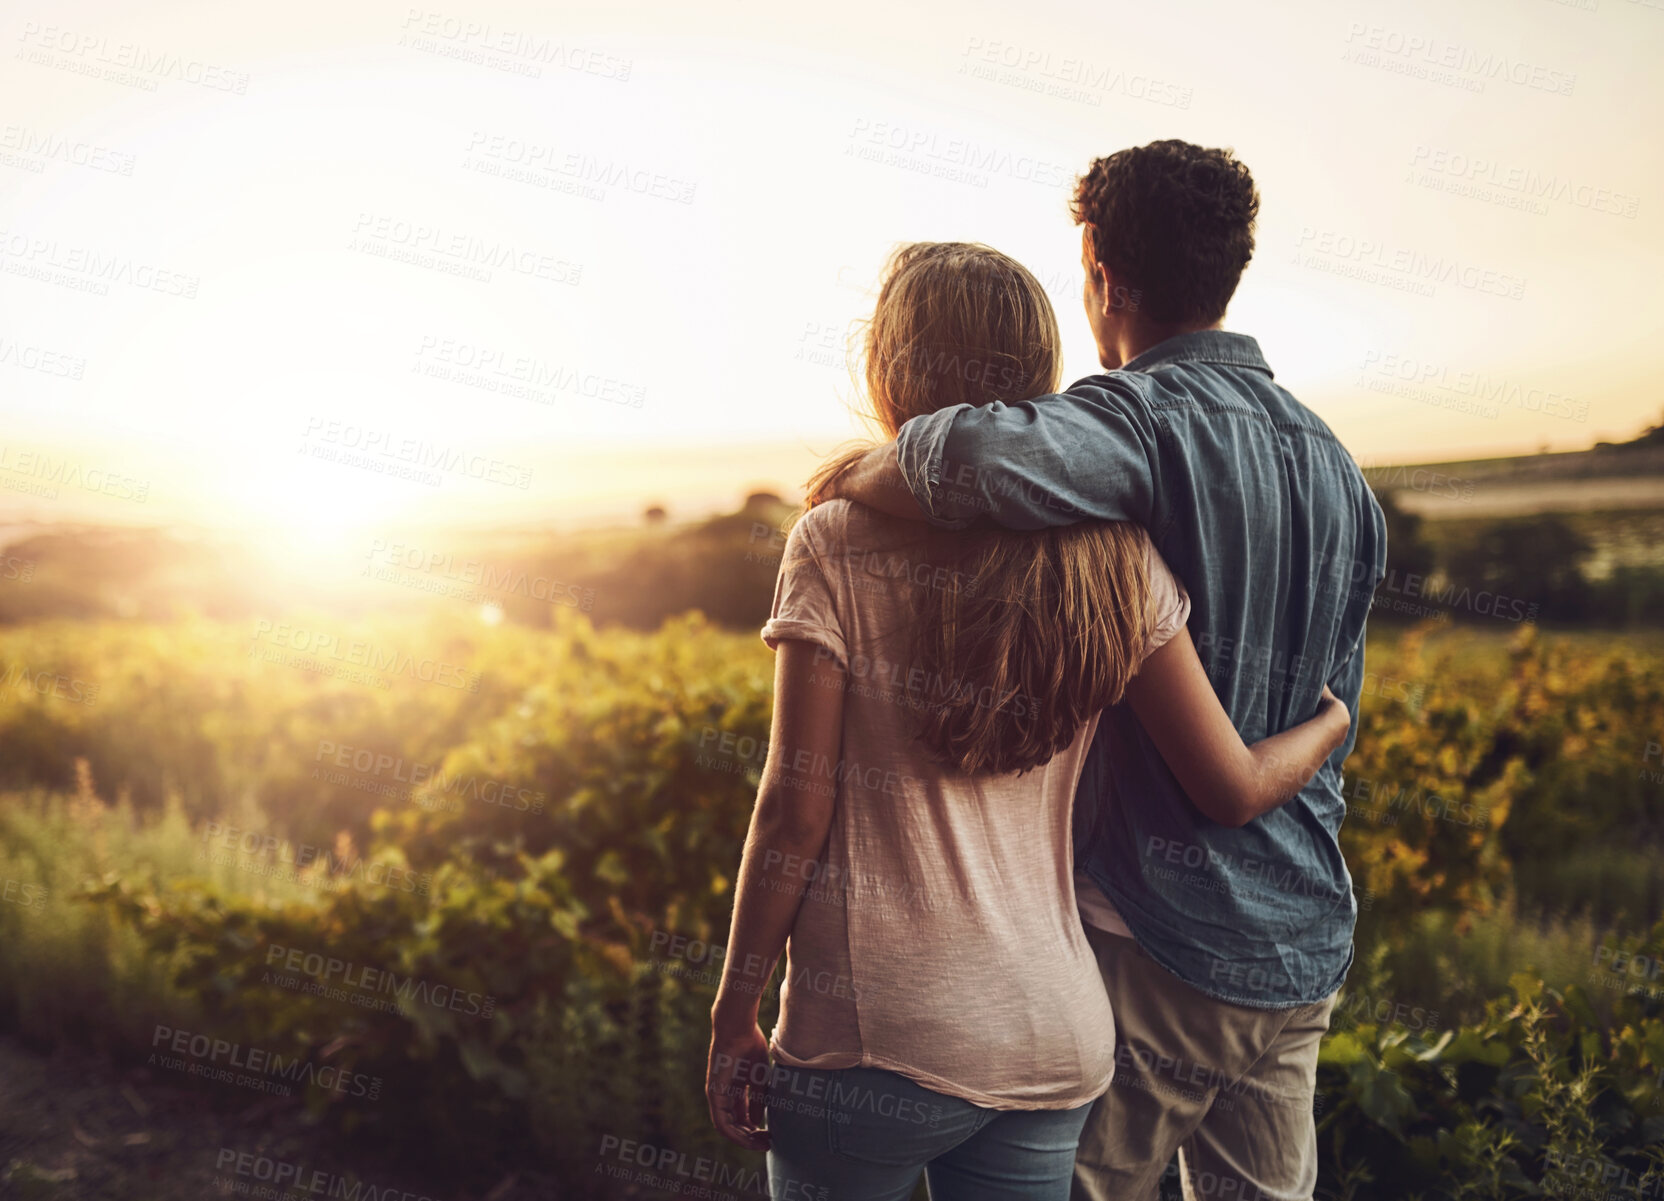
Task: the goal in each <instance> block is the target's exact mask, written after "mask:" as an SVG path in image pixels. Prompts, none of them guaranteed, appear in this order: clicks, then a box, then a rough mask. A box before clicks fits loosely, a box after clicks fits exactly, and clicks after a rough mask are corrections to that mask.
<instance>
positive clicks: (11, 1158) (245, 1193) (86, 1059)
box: [0, 1038, 561, 1201]
mask: <svg viewBox="0 0 1664 1201" xmlns="http://www.w3.org/2000/svg"><path fill="white" fill-rule="evenodd" d="M164 1076H165V1073H159V1072H149V1071H146V1070H138V1071H128V1072H117V1071H116V1070H114V1069H112V1068H111V1067H110V1065H109V1064H108V1063H107V1062H105V1061H103V1060H101V1059H99V1058H98V1057H95V1056H91V1055H85V1054H79V1055H78V1054H75V1053H73V1052H70V1051H65V1050H62V1049H60V1050H58V1051H56V1052H53V1053H50V1054H47V1053H42V1052H39V1051H36V1050H33V1049H31V1048H29V1047H27V1046H25V1045H24V1044H22V1043H20V1042H18V1041H16V1040H14V1039H11V1038H0V1197H3V1198H7V1199H8V1201H10V1199H11V1198H16V1199H17V1201H207V1199H208V1198H214V1197H251V1198H259V1197H264V1198H269V1199H277V1198H282V1199H283V1201H300V1199H301V1198H306V1197H312V1198H315V1197H318V1196H340V1195H346V1196H353V1195H355V1194H354V1192H353V1191H352V1185H354V1184H356V1183H359V1182H363V1185H364V1187H363V1188H362V1189H361V1190H360V1191H359V1192H357V1193H356V1195H357V1196H359V1197H360V1198H367V1197H374V1198H377V1199H378V1201H381V1199H385V1201H422V1199H423V1198H429V1199H431V1201H532V1199H533V1198H536V1199H538V1201H545V1199H548V1198H558V1197H559V1196H560V1195H561V1193H560V1189H559V1188H558V1186H557V1184H556V1183H555V1181H554V1180H552V1179H551V1178H548V1177H541V1178H540V1177H538V1176H535V1175H530V1174H521V1173H517V1174H514V1175H510V1176H507V1177H505V1178H504V1179H502V1180H501V1181H498V1182H497V1183H496V1184H495V1185H492V1186H490V1187H488V1188H486V1189H485V1190H483V1191H477V1190H476V1191H466V1190H457V1189H455V1188H450V1187H446V1188H444V1189H443V1190H442V1189H441V1188H440V1187H439V1186H436V1185H435V1183H434V1182H433V1181H431V1180H429V1181H426V1182H424V1180H423V1179H422V1178H421V1177H420V1176H417V1175H414V1174H412V1173H411V1172H410V1171H409V1170H408V1169H406V1170H404V1171H401V1170H400V1169H399V1167H398V1165H396V1164H395V1165H390V1164H387V1163H384V1162H376V1160H375V1159H374V1157H372V1156H364V1155H357V1154H350V1153H344V1152H342V1151H341V1149H340V1148H339V1147H332V1146H331V1145H330V1141H329V1140H328V1139H326V1137H325V1136H324V1134H323V1132H322V1131H320V1130H318V1129H316V1128H314V1127H311V1126H309V1125H308V1124H307V1123H306V1121H305V1119H304V1115H303V1114H302V1113H301V1112H300V1111H299V1109H298V1107H297V1106H296V1104H295V1103H294V1102H293V1101H290V1100H287V1099H273V1098H260V1097H255V1098H253V1099H246V1100H245V1099H242V1098H235V1097H231V1096H229V1090H214V1089H212V1088H211V1087H210V1088H205V1089H202V1090H201V1091H199V1090H198V1089H195V1088H192V1087H190V1086H182V1085H181V1084H179V1083H178V1082H176V1081H172V1080H168V1079H164V1078H163V1077H164ZM279 1165H291V1167H290V1169H289V1172H290V1175H291V1177H293V1176H301V1177H302V1178H303V1179H305V1180H306V1181H307V1182H308V1183H309V1184H310V1185H311V1186H312V1187H311V1188H310V1189H300V1188H291V1189H285V1188H283V1187H275V1188H274V1187H272V1185H271V1184H270V1181H271V1180H272V1179H273V1178H274V1177H275V1176H276V1175H277V1174H278V1173H279V1172H280V1171H282V1170H283V1169H282V1168H281V1167H280V1166H279ZM239 1167H241V1169H242V1170H241V1171H239V1170H238V1169H239ZM315 1172H323V1173H327V1174H328V1175H327V1177H325V1178H320V1177H318V1176H315V1175H313V1173H315ZM343 1178H344V1181H345V1188H344V1191H343V1192H342V1193H336V1192H334V1191H333V1190H332V1187H331V1186H333V1185H336V1184H337V1183H341V1182H342V1180H343ZM237 1186H243V1187H237ZM320 1186H321V1187H320Z"/></svg>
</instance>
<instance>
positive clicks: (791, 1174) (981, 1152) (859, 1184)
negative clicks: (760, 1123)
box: [768, 1064, 1092, 1201]
mask: <svg viewBox="0 0 1664 1201" xmlns="http://www.w3.org/2000/svg"><path fill="white" fill-rule="evenodd" d="M1091 1109H1092V1106H1091V1104H1086V1105H1082V1106H1080V1107H1079V1108H1076V1109H984V1108H982V1107H981V1106H980V1105H972V1104H971V1103H970V1102H969V1101H963V1100H960V1099H959V1098H958V1097H949V1096H945V1095H943V1094H942V1093H936V1092H932V1091H931V1090H929V1089H928V1088H924V1087H922V1086H921V1085H918V1084H914V1083H913V1082H912V1081H911V1080H909V1079H907V1077H905V1076H902V1075H898V1074H897V1073H895V1072H886V1071H881V1070H879V1069H877V1068H843V1069H840V1070H837V1071H822V1070H819V1069H815V1068H792V1067H786V1066H785V1065H783V1064H777V1065H776V1066H775V1068H774V1074H773V1076H772V1078H771V1081H770V1087H769V1100H768V1128H769V1132H770V1134H771V1136H772V1143H773V1148H772V1149H771V1150H770V1151H769V1153H768V1181H769V1196H770V1197H771V1198H773V1201H907V1199H908V1198H909V1197H910V1196H912V1193H913V1188H914V1186H915V1185H916V1184H917V1183H918V1179H919V1173H920V1172H923V1173H924V1174H925V1177H926V1179H927V1180H928V1181H929V1185H930V1196H931V1198H932V1201H992V1199H993V1198H1005V1199H1010V1198H1020V1199H1021V1201H1067V1198H1068V1196H1069V1182H1070V1180H1071V1178H1072V1176H1073V1173H1074V1167H1075V1144H1076V1143H1078V1142H1079V1141H1080V1132H1081V1127H1082V1126H1083V1125H1085V1123H1086V1115H1087V1114H1088V1113H1089V1112H1091Z"/></svg>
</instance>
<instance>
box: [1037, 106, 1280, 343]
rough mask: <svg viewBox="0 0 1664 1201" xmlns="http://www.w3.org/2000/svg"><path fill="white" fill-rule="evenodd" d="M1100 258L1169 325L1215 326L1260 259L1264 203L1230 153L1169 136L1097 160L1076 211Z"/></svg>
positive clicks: (1146, 310)
mask: <svg viewBox="0 0 1664 1201" xmlns="http://www.w3.org/2000/svg"><path fill="white" fill-rule="evenodd" d="M1069 209H1070V212H1071V213H1073V215H1074V218H1075V221H1076V222H1077V223H1078V224H1085V225H1090V226H1091V227H1092V247H1093V250H1094V252H1095V254H1096V257H1097V260H1098V261H1099V262H1100V263H1102V264H1103V265H1104V266H1106V267H1108V268H1109V269H1110V271H1111V272H1113V273H1114V275H1115V282H1116V284H1117V285H1119V286H1122V287H1125V288H1127V289H1129V290H1131V291H1135V292H1137V293H1139V297H1138V301H1137V305H1138V309H1139V311H1140V312H1141V313H1143V314H1144V315H1145V316H1147V317H1148V318H1149V319H1150V320H1151V321H1153V322H1156V323H1157V324H1160V325H1191V324H1198V325H1211V324H1212V323H1213V322H1215V321H1217V320H1219V319H1220V318H1221V317H1223V316H1224V315H1225V306H1226V305H1228V304H1229V303H1230V300H1231V295H1232V294H1233V293H1234V292H1235V291H1236V285H1237V282H1238V281H1239V280H1241V278H1242V269H1243V268H1244V267H1246V266H1247V265H1248V260H1249V259H1250V258H1252V257H1253V254H1254V218H1255V217H1257V216H1258V215H1259V211H1260V198H1259V194H1258V193H1257V192H1255V190H1254V178H1253V176H1251V175H1250V174H1249V173H1248V168H1247V167H1245V166H1244V165H1243V164H1242V163H1240V162H1238V161H1237V160H1236V159H1235V158H1234V157H1232V154H1231V152H1230V151H1229V150H1209V149H1206V148H1204V147H1201V146H1195V145H1192V144H1191V143H1189V142H1180V141H1177V140H1174V139H1168V140H1166V141H1161V142H1151V143H1150V144H1149V145H1148V146H1137V147H1134V148H1131V149H1128V150H1118V151H1116V152H1115V153H1114V154H1112V155H1110V156H1109V157H1108V158H1100V159H1094V160H1093V161H1092V166H1091V168H1090V169H1089V170H1088V171H1087V172H1086V174H1085V175H1082V176H1081V177H1080V179H1079V180H1078V181H1077V182H1076V184H1075V197H1074V200H1073V201H1072V202H1071V203H1070V206H1069Z"/></svg>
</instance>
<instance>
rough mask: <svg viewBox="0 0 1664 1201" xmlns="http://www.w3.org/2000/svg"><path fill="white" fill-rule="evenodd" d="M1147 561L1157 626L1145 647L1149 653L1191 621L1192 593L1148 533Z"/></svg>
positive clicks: (1158, 648)
mask: <svg viewBox="0 0 1664 1201" xmlns="http://www.w3.org/2000/svg"><path fill="white" fill-rule="evenodd" d="M1144 549H1145V554H1146V561H1147V562H1148V563H1149V567H1150V609H1151V612H1153V613H1154V614H1155V626H1154V628H1153V629H1151V631H1150V641H1149V642H1148V643H1147V644H1146V645H1145V647H1144V654H1145V655H1146V656H1149V655H1151V654H1153V653H1154V652H1155V651H1158V650H1160V649H1161V648H1162V647H1164V646H1166V645H1167V643H1168V641H1169V640H1170V639H1171V638H1172V637H1173V635H1174V634H1177V633H1178V632H1179V631H1180V630H1181V629H1183V628H1184V623H1185V622H1187V621H1189V620H1190V594H1189V593H1188V592H1186V591H1185V590H1184V585H1183V584H1181V583H1179V578H1178V577H1177V576H1175V575H1174V574H1173V572H1172V569H1171V568H1169V567H1168V566H1167V561H1166V560H1165V559H1163V558H1162V557H1161V552H1159V551H1158V550H1156V544H1155V543H1154V542H1152V541H1151V540H1150V538H1149V536H1148V535H1145V538H1144Z"/></svg>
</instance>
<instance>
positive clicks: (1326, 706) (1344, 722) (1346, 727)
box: [1317, 684, 1352, 753]
mask: <svg viewBox="0 0 1664 1201" xmlns="http://www.w3.org/2000/svg"><path fill="white" fill-rule="evenodd" d="M1317 715H1318V717H1320V718H1323V719H1324V720H1326V721H1327V722H1329V725H1330V728H1331V729H1332V730H1333V731H1334V742H1333V743H1332V744H1331V745H1330V747H1329V750H1330V752H1331V753H1332V752H1334V751H1335V750H1336V749H1337V748H1339V746H1340V744H1341V743H1343V742H1345V741H1346V736H1347V735H1348V734H1350V733H1351V732H1352V714H1351V712H1350V711H1349V710H1348V709H1347V707H1346V702H1345V701H1343V700H1341V699H1340V697H1338V696H1336V695H1335V694H1334V693H1333V692H1331V691H1330V690H1329V685H1327V684H1325V685H1323V703H1322V705H1321V706H1319V708H1318V711H1317Z"/></svg>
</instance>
